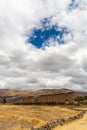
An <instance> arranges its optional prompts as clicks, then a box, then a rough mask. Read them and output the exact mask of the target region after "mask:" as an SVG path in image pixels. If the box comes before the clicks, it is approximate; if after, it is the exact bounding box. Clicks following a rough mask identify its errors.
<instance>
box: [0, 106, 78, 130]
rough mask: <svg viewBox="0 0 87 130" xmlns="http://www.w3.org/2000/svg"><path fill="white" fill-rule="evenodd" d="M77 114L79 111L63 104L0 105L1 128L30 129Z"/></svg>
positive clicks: (2, 129) (4, 129)
mask: <svg viewBox="0 0 87 130" xmlns="http://www.w3.org/2000/svg"><path fill="white" fill-rule="evenodd" d="M76 114H77V111H75V110H71V109H69V108H66V107H63V106H35V105H29V106H23V105H19V106H16V105H0V130H29V128H30V127H32V126H33V127H39V126H41V125H43V124H45V123H47V122H49V121H51V120H54V119H58V118H68V117H70V116H72V115H76Z"/></svg>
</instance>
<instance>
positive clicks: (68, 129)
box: [53, 112, 87, 130]
mask: <svg viewBox="0 0 87 130" xmlns="http://www.w3.org/2000/svg"><path fill="white" fill-rule="evenodd" d="M53 130H87V112H86V114H85V115H84V117H83V118H82V119H78V120H76V121H73V122H71V123H68V124H65V125H64V126H58V127H56V128H54V129H53Z"/></svg>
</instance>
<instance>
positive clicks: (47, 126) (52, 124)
mask: <svg viewBox="0 0 87 130" xmlns="http://www.w3.org/2000/svg"><path fill="white" fill-rule="evenodd" d="M85 112H86V111H81V112H80V113H79V114H77V115H76V116H72V117H69V118H68V119H67V120H65V119H64V118H61V119H56V120H54V121H50V122H48V123H46V124H45V125H43V126H41V127H39V128H33V127H32V128H30V130H52V129H53V128H54V127H56V126H58V125H64V124H65V123H68V122H71V121H73V120H76V119H80V118H82V117H83V116H84V114H85Z"/></svg>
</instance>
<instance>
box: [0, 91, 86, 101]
mask: <svg viewBox="0 0 87 130" xmlns="http://www.w3.org/2000/svg"><path fill="white" fill-rule="evenodd" d="M68 91H72V90H70V89H41V90H36V91H32V90H13V89H0V102H2V100H3V98H6V100H7V102H8V103H13V102H14V101H18V100H20V99H23V98H24V97H29V96H35V95H45V94H46V95H47V94H57V93H65V92H68ZM72 92H73V93H74V94H75V96H77V95H80V96H85V95H87V92H75V91H72Z"/></svg>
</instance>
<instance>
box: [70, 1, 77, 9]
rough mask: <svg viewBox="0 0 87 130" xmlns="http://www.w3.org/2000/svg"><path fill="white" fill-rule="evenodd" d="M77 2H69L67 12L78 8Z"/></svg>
mask: <svg viewBox="0 0 87 130" xmlns="http://www.w3.org/2000/svg"><path fill="white" fill-rule="evenodd" d="M78 6H79V2H78V1H77V0H71V3H70V4H69V10H74V9H76V8H78Z"/></svg>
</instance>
